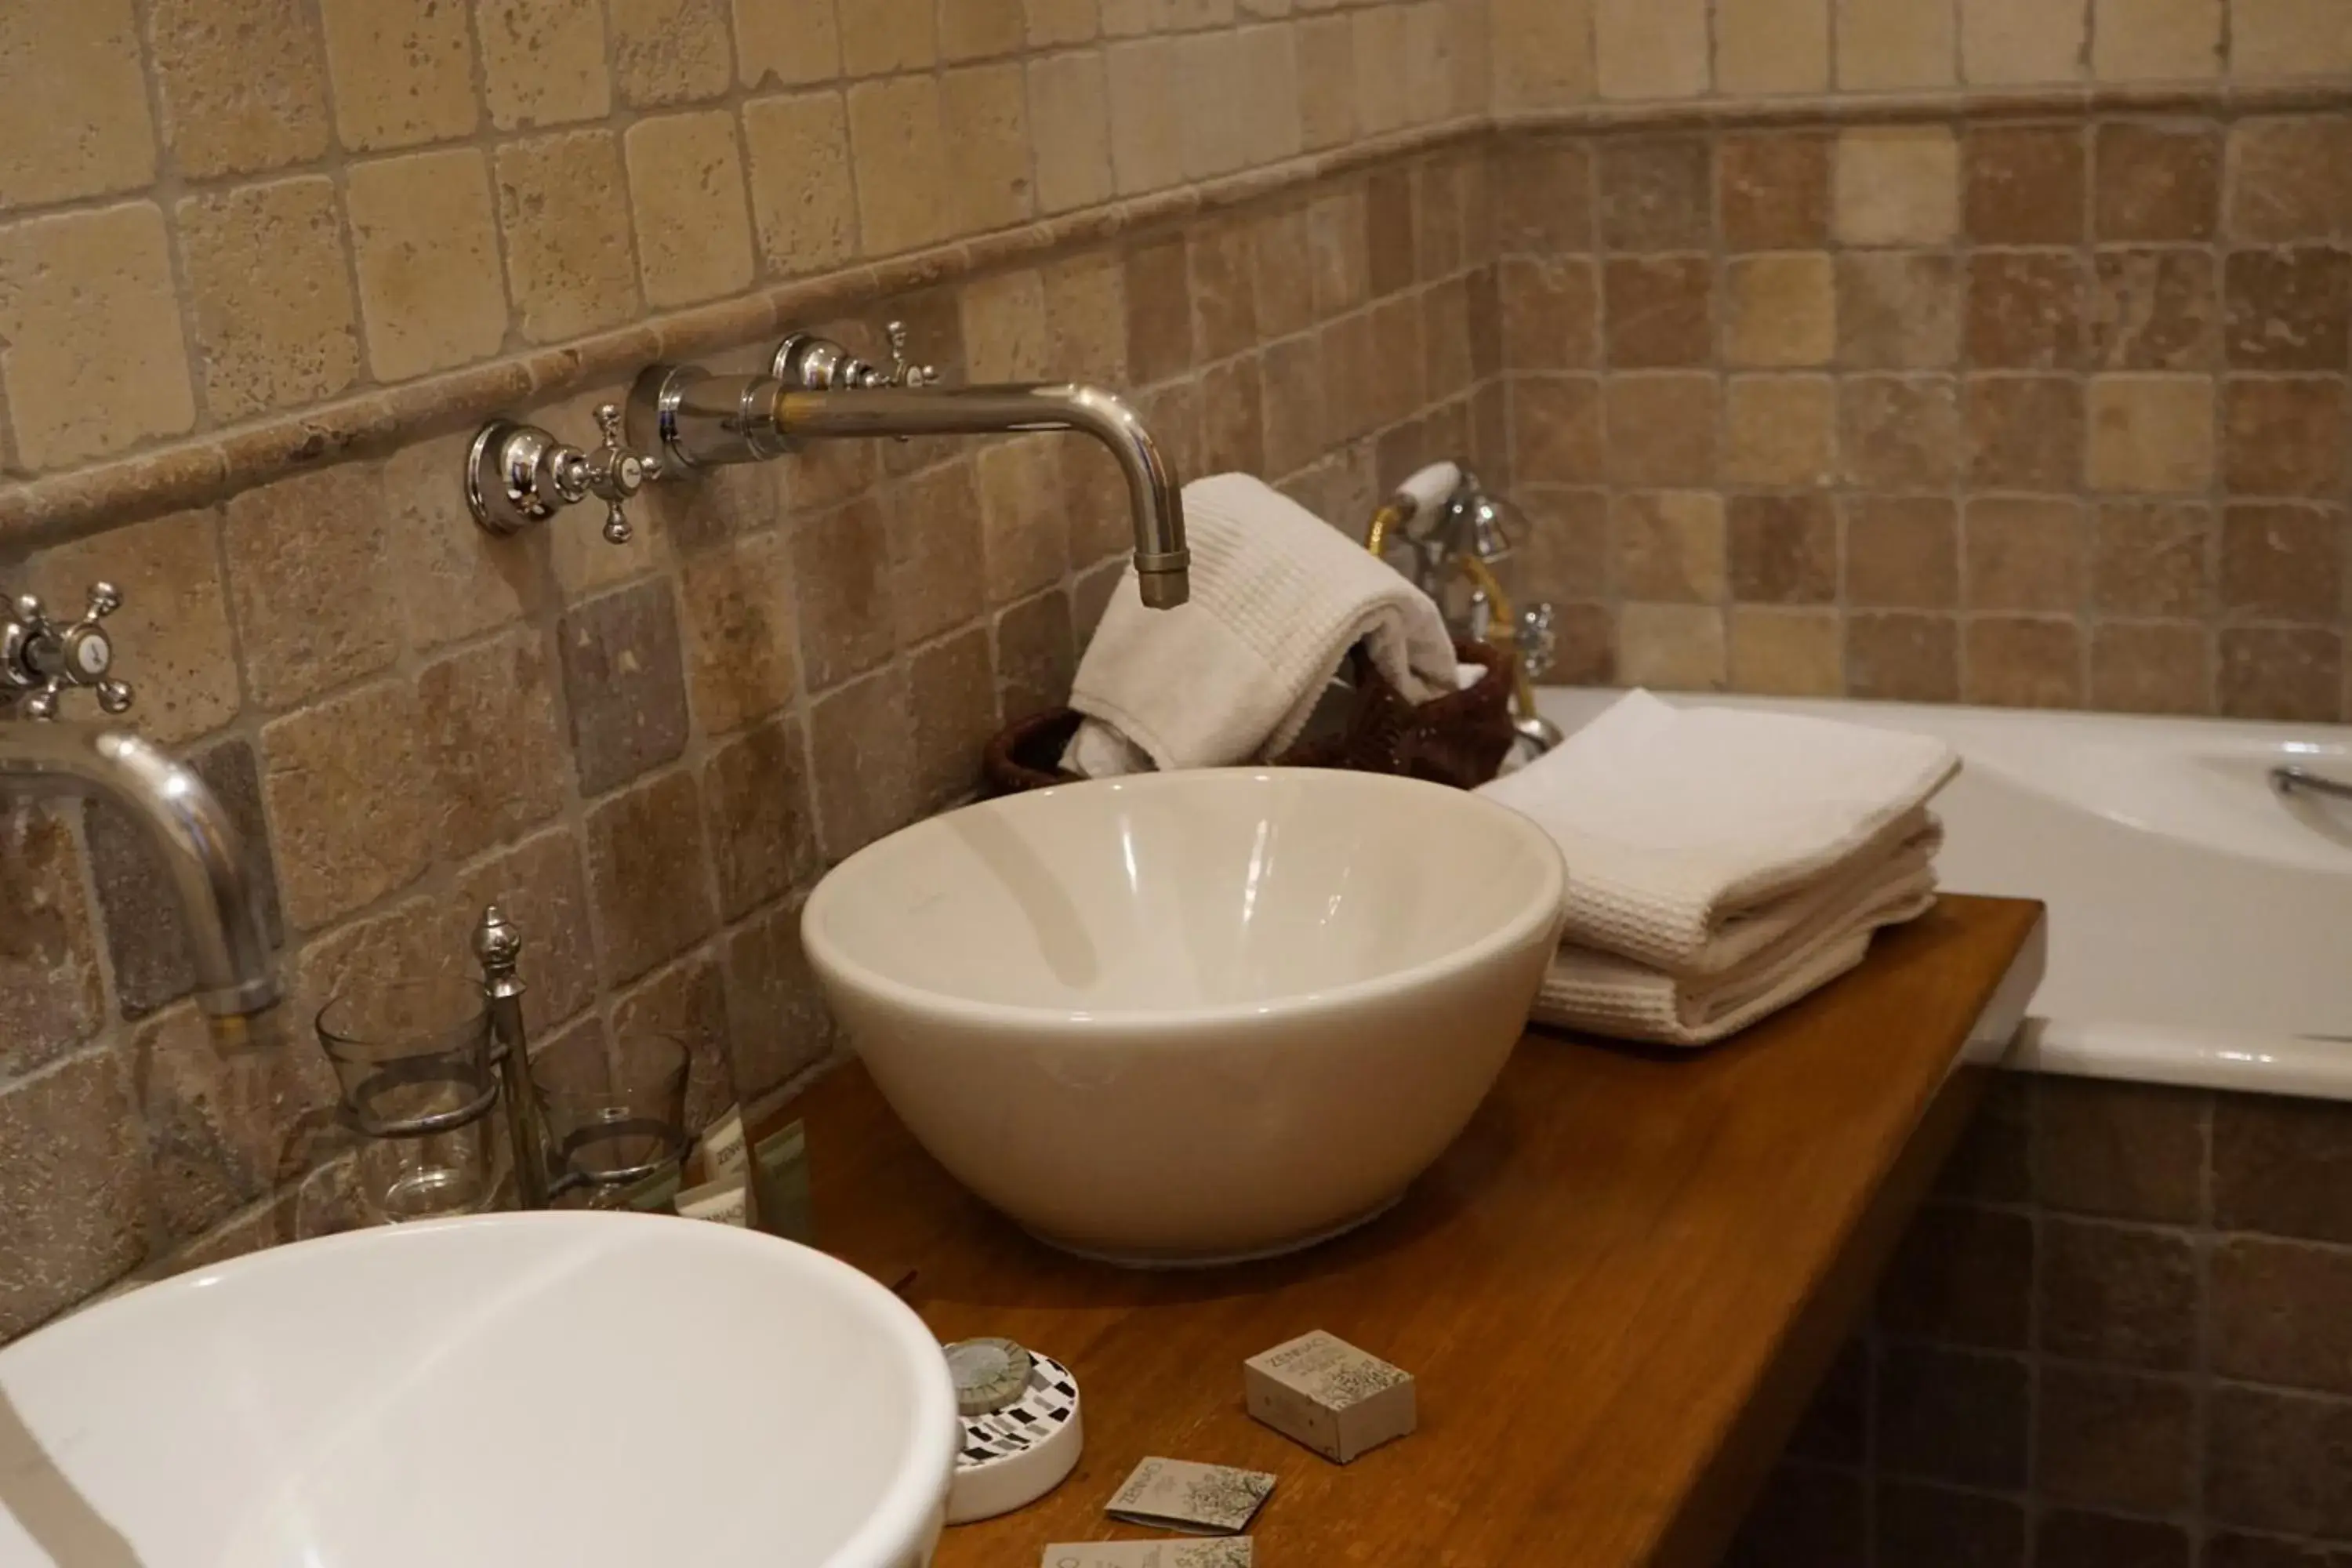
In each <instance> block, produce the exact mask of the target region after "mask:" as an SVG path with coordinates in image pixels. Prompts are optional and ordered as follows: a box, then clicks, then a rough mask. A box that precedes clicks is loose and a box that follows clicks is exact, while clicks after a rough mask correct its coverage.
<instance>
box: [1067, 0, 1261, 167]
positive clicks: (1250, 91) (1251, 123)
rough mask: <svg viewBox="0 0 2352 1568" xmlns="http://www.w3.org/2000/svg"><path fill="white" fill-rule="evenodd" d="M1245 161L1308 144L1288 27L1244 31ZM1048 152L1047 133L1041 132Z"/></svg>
mask: <svg viewBox="0 0 2352 1568" xmlns="http://www.w3.org/2000/svg"><path fill="white" fill-rule="evenodd" d="M1239 64H1240V73H1241V102H1240V105H1239V107H1238V112H1239V116H1240V121H1241V130H1240V140H1241V146H1242V162H1243V163H1244V164H1246V165H1250V166H1253V167H1254V166H1255V165H1258V164H1261V163H1274V162H1276V161H1277V160H1279V159H1283V158H1288V157H1292V156H1295V155H1296V154H1297V152H1298V150H1299V148H1300V147H1301V146H1302V145H1303V144H1304V138H1303V133H1302V132H1301V129H1300V123H1299V112H1298V42H1297V32H1296V31H1295V30H1294V29H1292V28H1291V27H1289V26H1264V27H1244V28H1243V29H1242V32H1241V58H1240V62H1239ZM1038 140H1039V155H1040V157H1041V158H1042V156H1043V155H1044V132H1042V131H1041V132H1039V137H1038Z"/></svg>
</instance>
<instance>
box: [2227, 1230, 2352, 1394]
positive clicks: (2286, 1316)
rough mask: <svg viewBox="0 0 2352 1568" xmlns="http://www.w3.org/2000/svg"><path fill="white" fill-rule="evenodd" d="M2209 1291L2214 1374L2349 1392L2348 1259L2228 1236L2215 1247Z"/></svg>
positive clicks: (2351, 1317) (2351, 1281)
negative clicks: (2210, 1294) (2210, 1292)
mask: <svg viewBox="0 0 2352 1568" xmlns="http://www.w3.org/2000/svg"><path fill="white" fill-rule="evenodd" d="M2211 1290H2212V1296H2211V1302H2212V1306H2211V1310H2212V1315H2213V1331H2212V1341H2211V1342H2212V1358H2213V1359H2212V1370H2213V1372H2214V1373H2215V1374H2216V1375H2218V1376H2221V1377H2232V1378H2241V1379H2243V1380H2245V1381H2246V1382H2249V1383H2267V1384H2278V1385H2281V1386H2284V1387H2287V1388H2308V1389H2317V1390H2320V1391H2323V1392H2326V1393H2331V1394H2345V1393H2352V1310H2347V1309H2352V1257H2347V1255H2346V1254H2344V1253H2342V1252H2340V1251H2336V1250H2334V1249H2332V1248H2324V1247H2307V1246H2304V1245H2302V1244H2300V1243H2297V1242H2291V1241H2273V1240H2270V1239H2269V1238H2267V1237H2225V1238H2223V1239H2222V1240H2221V1241H2220V1242H2219V1243H2218V1244H2217V1245H2216V1246H2215V1247H2214V1249H2213V1255H2212V1284H2211Z"/></svg>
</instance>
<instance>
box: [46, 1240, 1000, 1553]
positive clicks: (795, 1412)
mask: <svg viewBox="0 0 2352 1568" xmlns="http://www.w3.org/2000/svg"><path fill="white" fill-rule="evenodd" d="M956 1430H957V1428H956V1422H955V1393H954V1388H953V1384H952V1383H951V1381H950V1377H949V1375H948V1372H947V1368H946V1363H945V1361H944V1359H943V1358H942V1357H941V1356H940V1348H939V1344H938V1342H936V1341H935V1340H933V1339H932V1337H931V1336H930V1334H929V1332H927V1331H925V1330H924V1328H923V1324H922V1320H921V1319H919V1318H918V1317H917V1316H916V1315H915V1314H914V1312H913V1311H912V1310H909V1309H908V1307H907V1306H906V1305H905V1304H904V1303H903V1302H901V1301H899V1300H898V1299H897V1298H896V1297H894V1296H893V1295H891V1294H890V1292H889V1291H887V1290H886V1289H883V1288H882V1287H881V1286H879V1285H877V1284H876V1283H875V1282H874V1281H872V1280H870V1279H866V1277H865V1276H864V1275H862V1274H859V1273H858V1272H856V1270H855V1269H852V1268H848V1267H847V1266H846V1265H845V1264H841V1263H838V1262H835V1260H834V1259H832V1258H827V1257H825V1256H824V1255H823V1254H822V1253H818V1252H814V1251H812V1250H810V1249H809V1248H806V1247H795V1246H793V1244H792V1243H790V1242H785V1241H779V1240H776V1239H774V1238H772V1237H764V1236H761V1235H758V1234H756V1233H751V1232H746V1231H741V1230H736V1229H732V1228H730V1227H727V1226H717V1225H709V1224H703V1223H700V1222H698V1221H692V1220H681V1219H667V1218H664V1219H656V1218H651V1217H647V1216H643V1215H611V1214H541V1215H496V1216H489V1217H484V1218H479V1219H466V1220H450V1221H440V1222H435V1223H429V1224H422V1225H415V1226H400V1227H397V1228H391V1229H382V1230H373V1231H362V1232H359V1233H356V1234H353V1235H350V1236H341V1237H332V1238H330V1239H326V1240H321V1241H310V1242H299V1243H296V1244H294V1245H292V1246H289V1247H278V1248H277V1249H275V1250H272V1251H268V1252H264V1253H259V1254H256V1255H254V1256H252V1257H249V1258H240V1259H238V1260H236V1261H235V1262H231V1263H225V1264H222V1265H220V1266H218V1267H217V1268H207V1269H205V1270H202V1271H201V1272H198V1273H194V1274H191V1275H184V1276H182V1277H181V1278H179V1279H173V1280H169V1281H166V1282H164V1283H162V1284H158V1285H152V1286H149V1287H147V1288H146V1289H142V1290H137V1291H134V1292H132V1293H131V1294H130V1295H127V1296H124V1297H122V1298H121V1299H120V1300H114V1301H110V1302H106V1303H104V1304H102V1305H100V1306H98V1307H95V1308H92V1309H91V1310H89V1311H86V1312H83V1313H81V1314H79V1315H78V1316H76V1317H73V1318H69V1319H68V1320H66V1321H63V1322H61V1323H58V1324H57V1325H56V1326H54V1327H52V1328H48V1329H45V1330H43V1331H40V1332H38V1333H36V1334H34V1335H32V1336H30V1337H29V1338H27V1339H26V1340H24V1341H22V1342H18V1343H17V1344H15V1345H13V1346H11V1347H9V1349H8V1350H6V1351H5V1352H0V1565H5V1568H49V1564H51V1563H79V1564H85V1565H88V1568H134V1565H136V1568H198V1565H201V1568H320V1565H331V1568H417V1565H418V1564H420V1563H432V1564H436V1568H477V1565H478V1568H494V1565H495V1568H643V1565H644V1564H646V1563H793V1564H795V1565H800V1564H807V1565H811V1568H814V1565H816V1564H823V1565H824V1568H918V1565H919V1564H922V1563H928V1562H929V1557H930V1552H931V1549H932V1547H933V1546H934V1545H935V1544H936V1543H937V1542H938V1539H939V1532H940V1521H941V1518H942V1510H943V1508H944V1504H945V1500H946V1495H947V1486H948V1481H949V1479H950V1473H951V1467H952V1465H953V1463H954V1451H955V1443H956V1440H957V1438H956Z"/></svg>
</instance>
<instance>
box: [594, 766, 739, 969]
mask: <svg viewBox="0 0 2352 1568" xmlns="http://www.w3.org/2000/svg"><path fill="white" fill-rule="evenodd" d="M587 842H588V889H589V895H590V897H592V898H593V899H594V900H595V902H596V914H597V924H598V928H599V930H600V931H601V933H602V939H603V940H602V944H601V945H602V948H603V952H604V974H605V978H606V980H607V982H608V983H610V984H615V985H625V984H628V983H629V982H630V981H632V980H635V978H636V977H637V976H638V975H640V974H643V973H646V971H647V970H649V969H651V968H652V967H653V966H654V965H655V964H656V963H661V962H662V961H663V960H664V959H667V958H675V957H676V956H677V955H678V954H679V953H681V952H685V951H686V950H687V949H688V948H689V947H692V946H693V945H694V944H695V943H696V942H700V941H701V940H702V939H703V938H704V937H706V936H709V934H710V932H711V929H712V927H713V926H714V925H715V924H716V923H717V922H716V920H715V918H714V916H713V914H712V910H711V907H710V889H709V872H708V870H706V869H705V864H704V855H703V836H702V805H701V800H700V796H699V794H698V791H697V790H696V789H695V786H694V775H693V774H692V773H688V772H687V771H685V770H684V769H679V770H677V771H675V772H671V773H661V774H658V775H656V776H655V777H653V778H650V779H646V780H645V781H644V782H642V783H640V784H635V785H634V786H632V787H631V788H629V789H627V790H625V791H624V792H622V793H620V794H617V795H614V796H612V797H611V798H610V799H608V800H605V801H603V802H601V803H599V804H598V805H597V806H596V808H595V809H594V810H593V811H591V812H590V813H589V814H588V839H587Z"/></svg>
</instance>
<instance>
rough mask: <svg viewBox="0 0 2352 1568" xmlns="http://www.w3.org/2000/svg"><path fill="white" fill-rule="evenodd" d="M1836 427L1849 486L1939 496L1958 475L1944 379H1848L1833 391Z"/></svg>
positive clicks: (1955, 422) (1948, 385)
mask: <svg viewBox="0 0 2352 1568" xmlns="http://www.w3.org/2000/svg"><path fill="white" fill-rule="evenodd" d="M1839 427H1840V429H1839V438H1838V449H1839V454H1840V456H1841V457H1842V458H1843V462H1844V467H1845V474H1846V478H1847V479H1848V480H1849V481H1850V482H1851V483H1853V484H1856V485H1860V486H1864V487H1866V488H1869V489H1882V490H1940V489H1949V488H1950V486H1951V484H1952V481H1953V479H1954V478H1955V477H1956V476H1957V474H1958V470H1959V464H1960V458H1961V450H1960V441H1959V408H1958V395H1957V388H1956V387H1955V385H1954V384H1953V383H1952V381H1951V379H1950V378H1949V377H1948V376H1910V377H1901V376H1891V375H1856V376H1848V377H1846V378H1845V379H1844V381H1843V382H1842V383H1841V384H1840V385H1839Z"/></svg>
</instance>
